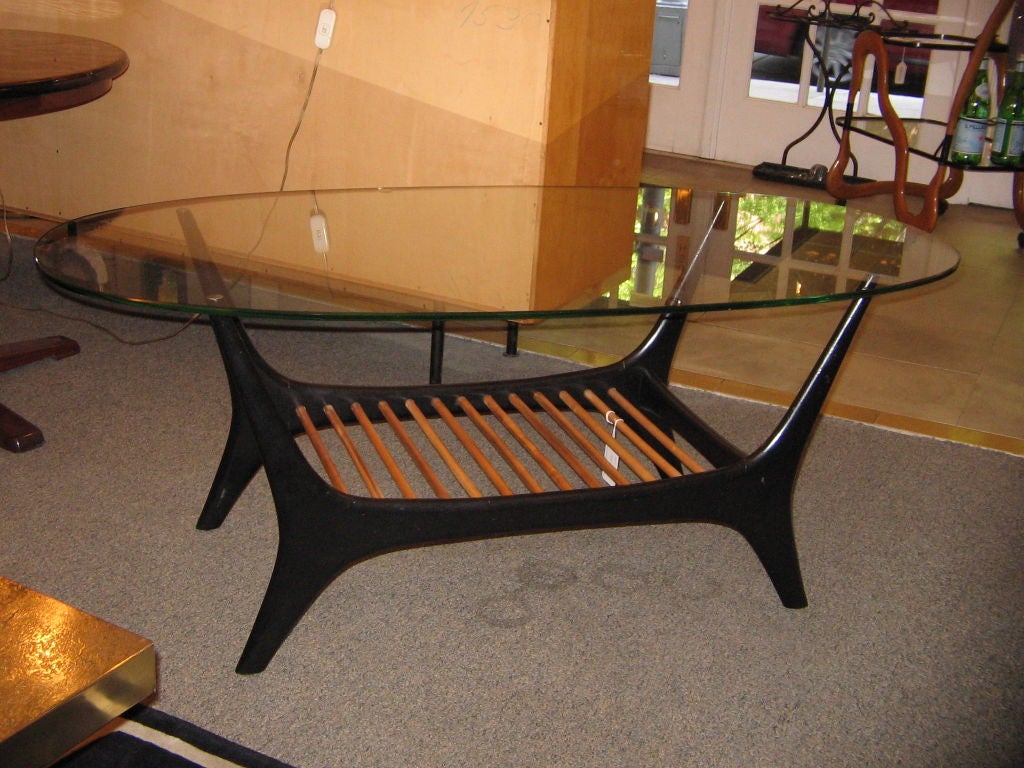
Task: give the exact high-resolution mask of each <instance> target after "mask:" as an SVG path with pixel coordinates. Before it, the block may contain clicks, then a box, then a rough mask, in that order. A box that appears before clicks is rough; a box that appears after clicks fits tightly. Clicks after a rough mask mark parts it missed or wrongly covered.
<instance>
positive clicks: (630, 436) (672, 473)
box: [583, 389, 683, 477]
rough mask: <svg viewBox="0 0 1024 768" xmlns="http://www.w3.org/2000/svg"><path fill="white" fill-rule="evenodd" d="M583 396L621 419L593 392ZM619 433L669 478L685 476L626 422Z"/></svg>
mask: <svg viewBox="0 0 1024 768" xmlns="http://www.w3.org/2000/svg"><path fill="white" fill-rule="evenodd" d="M583 396H584V397H585V398H587V400H589V401H590V402H591V404H592V405H593V406H594V407H595V408H597V409H598V410H599V411H604V413H605V414H611V416H612V419H613V420H618V419H619V416H618V414H617V413H615V411H614V410H613V409H611V408H609V407H608V405H607V404H606V403H605V402H604V400H602V399H601V398H600V397H598V396H597V394H596V393H595V392H594V391H593V390H590V389H586V390H584V391H583ZM605 420H606V421H607V420H608V417H607V416H605ZM618 431H619V432H621V433H622V434H624V435H625V436H626V439H627V440H629V441H630V442H631V443H632V444H633V445H634V446H636V447H637V448H639V449H640V451H641V452H642V453H643V454H644V455H645V456H646V457H647V458H648V459H650V460H651V461H653V462H654V464H655V465H656V466H657V467H658V469H660V470H661V471H662V472H664V473H665V474H666V475H668V476H669V477H680V476H681V475H682V474H683V473H682V472H680V471H679V468H678V467H676V466H675V465H674V464H672V463H671V462H670V461H669V460H668V459H666V458H665V457H664V456H663V455H662V454H660V453H658V451H656V450H654V448H652V447H651V444H650V443H648V442H647V441H646V440H644V439H643V438H642V437H640V435H638V434H637V432H636V430H635V429H633V428H632V427H631V426H629V424H627V423H626V422H625V421H622V423H621V424H619V425H618Z"/></svg>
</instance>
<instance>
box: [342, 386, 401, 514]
mask: <svg viewBox="0 0 1024 768" xmlns="http://www.w3.org/2000/svg"><path fill="white" fill-rule="evenodd" d="M352 414H353V415H354V416H355V417H356V421H358V422H359V426H360V427H362V428H363V432H364V433H366V437H367V439H369V441H370V444H371V445H372V446H373V448H374V450H375V451H377V455H378V456H380V460H381V461H382V462H384V466H385V467H386V468H387V470H388V474H390V475H391V479H392V480H394V481H395V485H397V486H398V490H399V491H400V492H401V494H402V496H404V497H405V498H407V499H415V498H416V491H414V490H413V487H412V486H411V485H410V484H409V481H408V480H407V479H406V477H405V474H404V473H403V472H402V469H401V467H399V466H398V462H396V461H395V458H394V457H393V456H392V455H391V451H389V450H388V447H387V446H386V445H385V444H384V441H383V440H381V438H380V435H378V434H377V430H376V428H375V427H374V426H373V422H372V421H370V417H369V416H367V415H366V411H365V410H363V406H361V405H360V404H359V403H352Z"/></svg>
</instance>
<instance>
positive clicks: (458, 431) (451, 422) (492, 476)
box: [430, 397, 513, 496]
mask: <svg viewBox="0 0 1024 768" xmlns="http://www.w3.org/2000/svg"><path fill="white" fill-rule="evenodd" d="M430 405H431V406H432V407H433V409H434V411H435V412H436V413H437V414H438V415H439V416H440V417H441V419H442V420H444V423H445V424H447V425H448V429H450V430H451V431H452V433H453V434H454V435H455V436H456V437H457V438H458V439H459V442H460V443H462V447H463V448H465V449H466V450H467V451H468V452H469V455H470V456H472V457H473V460H474V461H476V463H477V466H479V467H480V469H482V470H483V471H484V474H485V475H487V479H488V480H490V481H491V482H492V483H493V484H494V487H495V489H496V490H497V491H498V493H500V494H501V495H502V496H512V495H513V492H512V489H511V488H510V487H509V485H508V483H506V482H505V479H504V478H503V477H502V476H501V473H500V472H498V470H497V468H496V467H495V466H494V465H493V464H492V463H491V462H490V460H488V458H487V456H485V455H484V453H483V451H481V450H480V447H479V446H478V445H477V444H476V441H475V440H473V438H472V436H470V434H469V433H468V432H467V431H466V430H465V429H464V428H463V426H462V425H461V424H459V422H458V419H456V418H455V416H454V415H453V414H452V412H451V411H450V410H448V406H446V405H445V404H444V401H442V400H441V398H439V397H435V398H433V399H432V400H431V401H430Z"/></svg>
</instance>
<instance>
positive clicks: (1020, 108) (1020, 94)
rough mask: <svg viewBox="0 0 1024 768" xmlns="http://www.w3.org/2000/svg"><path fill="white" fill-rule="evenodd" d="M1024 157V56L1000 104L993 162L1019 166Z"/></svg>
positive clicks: (1011, 75) (993, 146)
mask: <svg viewBox="0 0 1024 768" xmlns="http://www.w3.org/2000/svg"><path fill="white" fill-rule="evenodd" d="M1022 155H1024V55H1021V56H1019V57H1018V58H1017V66H1016V67H1015V68H1014V70H1013V71H1012V72H1011V73H1010V74H1009V76H1008V77H1007V83H1006V92H1005V93H1004V94H1003V99H1002V101H1001V102H1000V103H999V115H998V116H997V117H996V130H995V135H994V136H993V137H992V162H993V163H995V164H996V165H1004V166H1017V165H1020V164H1021V156H1022Z"/></svg>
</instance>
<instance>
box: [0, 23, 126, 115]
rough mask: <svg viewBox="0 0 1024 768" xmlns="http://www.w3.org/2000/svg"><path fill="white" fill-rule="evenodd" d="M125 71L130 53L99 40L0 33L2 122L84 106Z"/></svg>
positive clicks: (12, 31)
mask: <svg viewBox="0 0 1024 768" xmlns="http://www.w3.org/2000/svg"><path fill="white" fill-rule="evenodd" d="M126 69H128V54H126V53H125V52H124V51H123V50H121V49H120V48H118V47H117V46H116V45H111V44H110V43H105V42H102V41H101V40H92V39H90V38H87V37H76V36H74V35H62V34H57V33H54V32H34V31H29V30H21V29H0V120H14V119H17V118H22V117H32V116H34V115H42V114H46V113H47V112H57V111H59V110H62V109H70V108H71V107H77V106H79V105H80V104H86V103H88V102H90V101H93V100H94V99H98V98H99V97H100V96H102V95H103V94H105V93H106V92H107V91H109V90H110V88H111V87H112V85H113V82H114V78H116V77H118V76H119V75H121V74H123V73H124V71H125V70H126Z"/></svg>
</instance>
